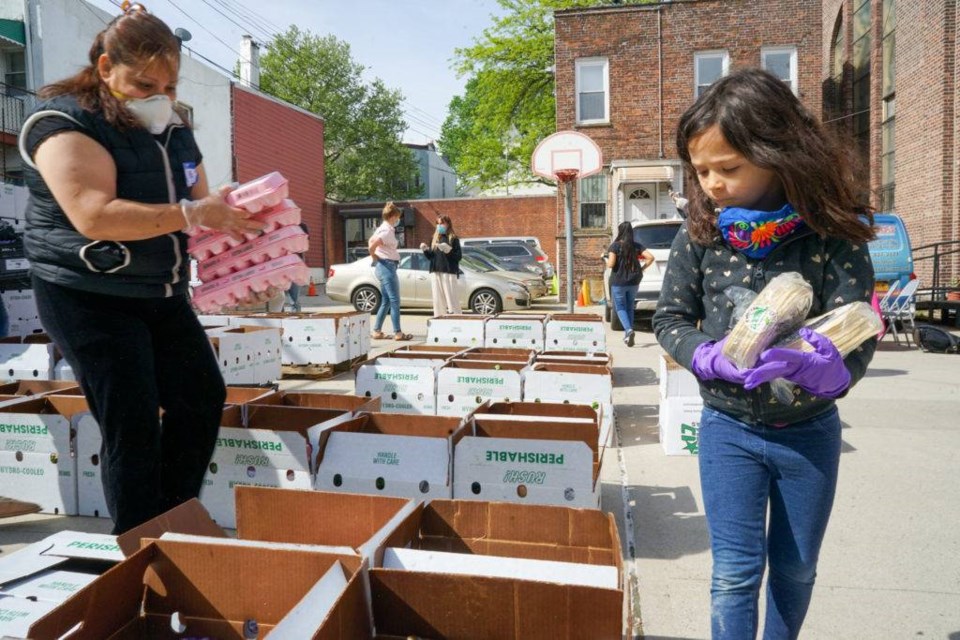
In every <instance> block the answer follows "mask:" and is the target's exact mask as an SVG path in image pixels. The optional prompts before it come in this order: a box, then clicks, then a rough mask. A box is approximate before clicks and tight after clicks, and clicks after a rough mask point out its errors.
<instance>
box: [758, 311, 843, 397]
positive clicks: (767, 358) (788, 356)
mask: <svg viewBox="0 0 960 640" xmlns="http://www.w3.org/2000/svg"><path fill="white" fill-rule="evenodd" d="M799 333H800V337H801V338H803V339H804V340H806V341H807V342H809V343H810V344H811V345H813V348H814V351H813V353H807V352H806V351H797V350H795V349H777V348H774V349H767V350H766V351H764V352H763V353H761V354H760V358H759V359H758V360H757V366H756V368H754V369H753V370H752V371H750V373H749V374H748V375H747V376H746V381H745V384H744V385H743V386H744V387H745V388H746V389H754V388H756V387H759V386H760V385H761V384H763V383H764V382H770V381H771V380H773V379H774V378H784V379H786V380H789V381H790V382H793V383H796V385H797V386H798V387H800V388H801V389H803V390H804V391H807V392H809V393H812V394H813V395H815V396H818V397H820V398H836V397H837V396H839V395H840V394H841V393H843V392H844V391H845V390H846V388H847V387H849V386H850V372H849V371H848V370H847V367H846V365H844V364H843V356H841V355H840V352H839V351H837V348H836V347H835V346H834V344H833V343H832V342H830V338H827V337H826V336H824V335H821V334H819V333H817V332H816V331H812V330H811V329H807V328H806V327H803V328H801V329H800V331H799Z"/></svg>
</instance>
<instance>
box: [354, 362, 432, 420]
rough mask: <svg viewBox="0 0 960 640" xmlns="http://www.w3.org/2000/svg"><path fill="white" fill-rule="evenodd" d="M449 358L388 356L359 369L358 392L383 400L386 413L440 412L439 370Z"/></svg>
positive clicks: (356, 381)
mask: <svg viewBox="0 0 960 640" xmlns="http://www.w3.org/2000/svg"><path fill="white" fill-rule="evenodd" d="M447 358H448V357H447V356H446V355H444V354H436V353H417V352H406V353H403V354H401V355H399V356H398V355H395V352H391V353H386V354H383V355H380V356H377V357H376V358H373V359H372V360H368V361H367V362H364V363H363V364H361V365H360V366H359V367H357V369H356V377H355V385H356V387H355V393H356V394H357V395H358V396H366V397H368V398H375V397H379V398H380V407H381V410H382V411H388V412H390V413H415V414H426V415H436V413H437V369H438V368H439V367H441V366H443V364H444V363H445V362H446V361H447Z"/></svg>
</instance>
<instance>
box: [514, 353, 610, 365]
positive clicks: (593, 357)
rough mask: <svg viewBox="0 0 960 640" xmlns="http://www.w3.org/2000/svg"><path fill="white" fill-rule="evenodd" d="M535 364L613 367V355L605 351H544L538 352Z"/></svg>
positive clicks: (534, 360)
mask: <svg viewBox="0 0 960 640" xmlns="http://www.w3.org/2000/svg"><path fill="white" fill-rule="evenodd" d="M533 362H534V363H535V364H539V363H545V364H550V363H553V364H591V365H600V366H605V367H607V368H611V367H613V356H611V355H610V354H609V353H605V352H603V351H544V352H543V353H538V354H537V355H536V356H535V357H534V359H533Z"/></svg>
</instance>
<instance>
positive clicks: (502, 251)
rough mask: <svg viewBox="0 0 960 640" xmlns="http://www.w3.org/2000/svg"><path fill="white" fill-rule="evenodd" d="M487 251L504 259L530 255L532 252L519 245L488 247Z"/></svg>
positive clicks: (493, 245) (494, 245)
mask: <svg viewBox="0 0 960 640" xmlns="http://www.w3.org/2000/svg"><path fill="white" fill-rule="evenodd" d="M487 250H488V251H489V252H490V253H494V254H496V255H498V256H502V257H507V256H529V255H530V251H529V250H528V249H527V248H526V247H525V246H524V245H519V244H501V245H496V244H492V245H490V246H489V247H488V249H487Z"/></svg>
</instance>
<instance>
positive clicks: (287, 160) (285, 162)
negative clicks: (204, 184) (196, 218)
mask: <svg viewBox="0 0 960 640" xmlns="http://www.w3.org/2000/svg"><path fill="white" fill-rule="evenodd" d="M233 127H234V128H233V155H234V159H233V162H234V166H233V175H234V179H235V180H237V181H239V182H247V181H249V180H253V179H255V178H258V177H260V176H262V175H264V174H266V173H270V172H271V171H279V172H280V173H282V174H283V175H284V177H286V178H287V179H288V180H289V181H290V198H292V199H293V201H294V202H296V203H297V205H298V206H299V207H300V209H301V211H302V216H303V222H304V223H305V224H306V225H307V228H308V230H309V233H310V249H309V251H307V256H306V258H307V264H308V265H310V266H313V267H319V266H321V265H323V264H325V263H326V260H325V256H324V240H323V231H324V229H323V227H324V225H323V203H324V199H325V197H326V193H325V190H324V165H323V120H321V119H320V118H318V117H316V116H313V115H309V114H307V113H304V112H303V111H301V110H299V109H296V108H294V107H291V106H289V105H285V104H283V103H281V102H279V101H277V100H274V99H272V98H268V97H266V96H264V95H262V94H259V93H255V92H253V91H250V90H247V89H244V88H242V87H240V86H238V85H234V86H233Z"/></svg>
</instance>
